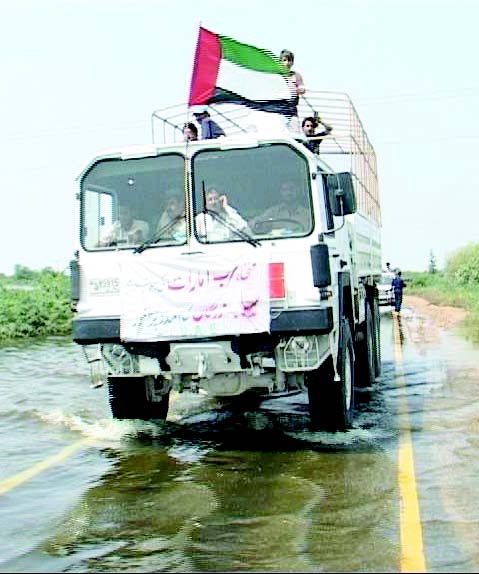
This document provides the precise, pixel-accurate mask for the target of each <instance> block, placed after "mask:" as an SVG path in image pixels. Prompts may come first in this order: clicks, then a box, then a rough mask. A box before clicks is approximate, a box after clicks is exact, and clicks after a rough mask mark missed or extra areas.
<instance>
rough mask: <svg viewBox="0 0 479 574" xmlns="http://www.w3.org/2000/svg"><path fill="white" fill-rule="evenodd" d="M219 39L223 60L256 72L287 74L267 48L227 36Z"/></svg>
mask: <svg viewBox="0 0 479 574" xmlns="http://www.w3.org/2000/svg"><path fill="white" fill-rule="evenodd" d="M219 39H220V42H221V52H222V54H221V55H222V57H223V58H224V59H225V60H229V61H230V62H233V63H234V64H238V65H240V66H243V67H244V68H249V69H250V70H256V71H258V72H266V73H269V74H281V75H282V76H287V75H289V74H288V71H287V70H286V69H285V68H284V66H283V65H282V64H281V63H280V61H279V59H277V58H275V56H274V55H273V54H272V53H271V52H268V50H263V49H261V48H256V47H255V46H250V45H248V44H242V43H241V42H237V41H236V40H233V39H232V38H228V36H219Z"/></svg>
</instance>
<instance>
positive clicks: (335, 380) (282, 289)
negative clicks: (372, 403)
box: [70, 91, 381, 431]
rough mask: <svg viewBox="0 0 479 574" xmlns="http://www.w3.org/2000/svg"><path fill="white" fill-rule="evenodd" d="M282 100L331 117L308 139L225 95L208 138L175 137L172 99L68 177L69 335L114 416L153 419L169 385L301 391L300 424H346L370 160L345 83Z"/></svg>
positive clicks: (164, 406) (372, 351)
mask: <svg viewBox="0 0 479 574" xmlns="http://www.w3.org/2000/svg"><path fill="white" fill-rule="evenodd" d="M299 111H300V117H304V116H313V115H318V113H320V114H321V115H322V116H323V118H324V120H325V121H327V123H328V124H330V125H332V126H333V131H332V132H331V134H330V135H329V136H327V137H326V138H324V141H322V144H321V146H320V153H319V154H314V153H312V152H311V151H310V150H309V149H307V147H306V146H305V140H304V138H303V137H302V135H300V134H294V133H291V132H288V131H286V130H284V129H283V130H281V129H279V128H278V129H277V127H275V124H274V123H272V122H271V121H268V122H264V121H263V122H262V119H263V120H264V119H265V118H266V117H267V119H268V120H270V119H271V118H272V115H271V114H266V115H264V114H260V113H257V112H255V113H253V112H251V113H250V112H249V111H247V110H244V109H243V110H242V109H239V108H237V107H235V106H229V107H228V106H226V105H224V104H223V105H222V106H221V105H218V106H216V107H214V106H213V107H211V108H210V115H211V117H212V118H213V119H215V121H217V123H219V124H220V125H221V126H222V127H223V129H224V131H225V133H226V135H225V136H223V137H220V138H217V139H208V140H198V141H190V142H185V141H183V136H182V126H183V123H184V122H185V121H186V119H187V108H186V106H173V107H171V108H167V109H166V110H161V111H160V110H157V111H156V112H154V113H153V115H152V139H153V143H151V144H147V145H144V146H134V147H128V148H122V149H115V150H111V151H107V152H104V153H102V154H100V155H98V156H97V157H95V158H94V159H93V160H92V161H91V162H90V163H89V164H88V165H87V166H86V168H85V169H84V170H83V172H82V173H81V174H80V176H79V178H78V180H79V193H78V195H77V198H78V222H79V243H78V246H77V250H76V251H75V257H74V259H73V260H72V261H71V265H70V267H71V284H72V306H73V309H74V311H75V314H74V322H73V339H74V341H75V342H76V343H78V344H79V345H82V346H83V349H84V352H85V356H86V359H87V361H88V363H89V365H90V367H91V378H92V382H93V386H94V387H106V388H107V389H108V393H109V401H110V406H111V411H112V415H113V417H115V418H119V419H144V420H150V419H151V420H164V419H165V418H166V416H167V413H168V406H169V396H170V391H171V390H172V389H173V390H175V391H178V392H179V393H181V392H183V391H187V392H198V391H200V390H201V392H206V393H208V394H210V395H212V396H214V397H220V398H228V400H235V399H238V400H239V399H240V398H241V397H244V396H245V395H246V396H248V395H254V396H257V397H260V398H261V397H267V398H272V397H280V396H284V395H287V394H290V393H304V394H305V395H304V396H305V397H306V396H307V397H308V402H309V413H310V421H311V427H310V428H311V429H313V430H316V429H322V430H329V431H338V430H344V429H346V428H348V427H350V426H351V424H352V420H353V414H354V389H355V386H361V385H362V386H369V385H371V384H372V383H373V382H374V380H375V379H376V377H378V376H379V374H380V369H381V355H380V325H379V307H378V295H377V282H378V280H379V278H380V276H381V233H380V232H381V222H380V203H379V192H378V185H377V173H376V159H375V153H374V149H373V147H372V145H371V143H370V141H369V139H368V137H367V135H366V133H365V131H364V129H363V127H362V124H361V121H360V120H359V118H358V115H357V113H356V111H355V108H354V106H353V104H352V102H351V101H350V99H349V97H348V96H347V95H346V94H342V93H333V92H311V91H309V92H308V99H307V100H304V101H302V102H301V103H300V107H299ZM255 114H256V115H255ZM255 122H256V123H255ZM258 126H263V127H258ZM158 132H160V133H161V139H162V140H163V141H161V142H158V141H155V140H157V139H158ZM285 184H287V185H286V187H289V196H288V197H285V201H286V204H283V203H282V201H281V200H280V194H281V193H282V192H281V191H280V190H281V189H282V188H283V187H284V186H285ZM283 191H284V190H283ZM211 194H213V195H216V197H213V200H214V199H218V196H219V200H218V201H219V202H218V201H217V203H216V204H215V203H211V202H210V199H211V198H210V197H209V196H210V195H211ZM224 196H226V198H227V200H224V199H223V197H224ZM225 201H227V203H226V202H225ZM170 202H171V203H172V205H173V204H174V205H176V211H175V210H174V206H173V208H171V209H170V208H169V203H170ZM223 202H225V203H223ZM284 205H286V207H285V206H284ZM169 209H170V210H169ZM179 397H180V399H181V395H179Z"/></svg>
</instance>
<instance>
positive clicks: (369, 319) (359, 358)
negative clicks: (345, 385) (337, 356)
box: [355, 301, 377, 387]
mask: <svg viewBox="0 0 479 574" xmlns="http://www.w3.org/2000/svg"><path fill="white" fill-rule="evenodd" d="M376 344H377V343H376V329H375V321H374V317H373V313H372V311H371V304H370V303H369V301H366V320H365V322H364V338H363V339H362V341H360V342H359V343H358V344H357V346H356V350H357V352H356V362H355V368H356V373H355V375H356V377H355V383H356V386H358V387H369V386H370V385H372V384H373V383H374V381H375V380H376V361H377V352H376Z"/></svg>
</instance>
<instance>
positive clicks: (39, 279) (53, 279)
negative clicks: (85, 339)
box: [0, 265, 72, 343]
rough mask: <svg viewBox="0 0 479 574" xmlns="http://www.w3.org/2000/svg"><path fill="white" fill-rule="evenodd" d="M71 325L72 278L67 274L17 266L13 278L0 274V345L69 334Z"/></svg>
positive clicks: (46, 269) (47, 269) (48, 269)
mask: <svg viewBox="0 0 479 574" xmlns="http://www.w3.org/2000/svg"><path fill="white" fill-rule="evenodd" d="M71 323H72V312H71V310H70V279H69V277H68V276H67V275H66V274H65V273H62V272H58V271H53V270H52V269H50V268H48V267H47V268H45V269H43V270H41V271H32V270H31V269H28V268H27V267H24V266H22V265H17V266H16V267H15V273H14V275H13V276H5V275H2V274H0V342H2V343H5V342H7V341H9V340H12V339H22V338H27V337H42V336H49V335H69V334H70V333H71Z"/></svg>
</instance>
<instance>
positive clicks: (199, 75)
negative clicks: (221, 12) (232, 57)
mask: <svg viewBox="0 0 479 574" xmlns="http://www.w3.org/2000/svg"><path fill="white" fill-rule="evenodd" d="M220 61H221V43H220V39H219V37H218V35H217V34H213V32H210V31H209V30H206V29H205V28H201V27H200V32H199V34H198V42H197V44H196V52H195V64H194V67H193V75H192V77H191V86H190V98H189V100H188V105H190V106H194V105H197V104H207V103H208V102H209V100H210V98H211V97H212V96H213V94H214V91H215V88H216V79H217V78H218V70H219V67H220Z"/></svg>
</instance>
